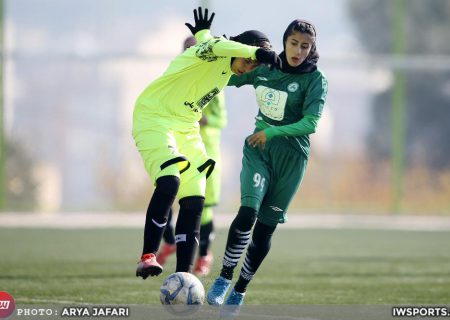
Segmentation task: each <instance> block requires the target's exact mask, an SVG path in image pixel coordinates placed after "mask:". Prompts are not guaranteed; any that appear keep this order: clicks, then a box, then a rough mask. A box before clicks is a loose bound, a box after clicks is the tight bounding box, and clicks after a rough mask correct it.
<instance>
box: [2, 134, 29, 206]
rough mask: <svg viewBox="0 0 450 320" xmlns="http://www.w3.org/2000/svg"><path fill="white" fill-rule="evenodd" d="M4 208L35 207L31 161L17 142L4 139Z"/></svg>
mask: <svg viewBox="0 0 450 320" xmlns="http://www.w3.org/2000/svg"><path fill="white" fill-rule="evenodd" d="M5 167H6V208H5V209H7V210H11V211H29V210H33V209H36V205H37V201H36V188H37V184H36V182H35V181H34V179H33V163H32V161H31V158H30V156H29V155H27V153H26V151H25V150H24V149H23V148H21V147H20V144H19V143H14V142H13V141H10V140H8V139H6V165H5Z"/></svg>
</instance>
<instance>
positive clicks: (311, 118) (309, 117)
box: [264, 72, 328, 139]
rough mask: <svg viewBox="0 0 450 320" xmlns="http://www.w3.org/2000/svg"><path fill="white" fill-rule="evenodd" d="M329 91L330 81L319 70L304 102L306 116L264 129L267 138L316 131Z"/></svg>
mask: <svg viewBox="0 0 450 320" xmlns="http://www.w3.org/2000/svg"><path fill="white" fill-rule="evenodd" d="M327 91H328V82H327V80H326V78H325V77H324V76H323V75H322V73H320V72H317V75H316V76H315V78H314V79H313V81H312V82H311V83H310V84H309V86H308V89H307V92H306V98H305V102H304V103H303V114H304V117H303V118H302V119H301V120H300V121H298V122H296V123H292V124H289V125H284V126H275V127H270V128H266V129H264V131H265V133H266V136H267V139H270V138H273V137H277V136H302V135H307V134H312V133H314V132H316V129H317V123H318V121H319V119H320V117H321V116H322V110H323V106H324V105H325V98H326V95H327Z"/></svg>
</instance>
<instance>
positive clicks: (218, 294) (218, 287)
mask: <svg viewBox="0 0 450 320" xmlns="http://www.w3.org/2000/svg"><path fill="white" fill-rule="evenodd" d="M230 285H231V280H228V279H225V278H224V277H221V276H219V277H218V278H217V279H216V280H214V283H213V284H212V286H211V288H209V290H208V294H207V296H206V300H207V301H208V304H210V305H212V306H221V305H222V304H223V301H224V300H225V295H226V294H227V291H228V289H229V288H230Z"/></svg>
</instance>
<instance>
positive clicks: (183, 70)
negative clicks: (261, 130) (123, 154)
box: [133, 8, 281, 279]
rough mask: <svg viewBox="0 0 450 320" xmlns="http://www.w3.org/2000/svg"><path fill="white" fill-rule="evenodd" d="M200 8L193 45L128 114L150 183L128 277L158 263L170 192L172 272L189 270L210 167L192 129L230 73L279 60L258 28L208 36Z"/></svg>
mask: <svg viewBox="0 0 450 320" xmlns="http://www.w3.org/2000/svg"><path fill="white" fill-rule="evenodd" d="M213 18H214V13H213V14H212V15H211V17H210V18H208V10H207V9H206V10H205V14H204V16H203V12H202V9H201V8H199V10H198V13H197V10H194V19H195V26H192V25H190V24H189V23H187V24H186V25H187V26H188V27H189V28H190V30H191V31H192V33H193V34H194V35H195V38H196V39H197V41H198V44H196V45H195V46H193V47H191V48H189V49H188V50H186V51H185V52H183V53H182V54H180V55H179V56H177V57H176V58H175V59H174V60H172V62H171V63H170V65H169V67H168V68H167V70H166V71H165V72H164V74H163V75H162V76H161V77H159V78H158V79H156V80H155V81H153V82H152V83H150V85H149V86H148V87H147V88H146V89H145V90H144V91H143V92H142V93H141V95H140V96H139V97H138V99H137V101H136V105H135V109H134V113H133V137H134V140H135V142H136V146H137V148H138V150H139V152H140V154H141V157H142V159H143V161H144V166H145V169H146V171H147V172H148V174H149V176H150V178H151V179H152V181H153V183H154V184H155V191H154V192H153V195H152V198H151V200H150V204H149V206H148V209H147V214H146V221H145V228H144V245H143V251H142V256H141V260H140V262H139V264H138V267H137V270H136V276H138V277H142V278H143V279H146V278H147V277H148V276H157V275H159V274H160V273H161V272H162V271H163V268H162V266H161V265H160V264H159V263H158V261H157V260H156V256H155V253H156V252H157V250H158V248H159V245H160V242H161V238H162V234H163V232H164V228H165V225H166V223H167V216H168V214H169V211H170V208H171V206H172V204H173V202H174V200H175V197H176V196H178V197H179V199H180V212H179V214H178V219H177V223H176V226H175V240H176V243H177V252H176V256H177V264H176V272H180V271H183V272H190V271H191V269H192V265H193V260H194V255H195V252H196V250H197V247H198V243H199V230H200V217H201V213H202V211H203V206H204V197H205V186H206V178H207V177H208V176H209V175H210V174H211V172H212V170H213V169H214V161H213V160H212V159H210V158H209V157H208V156H207V153H206V151H205V147H204V145H203V142H202V139H201V136H200V133H199V124H198V122H199V120H200V119H201V116H202V110H203V108H205V107H206V105H207V104H208V102H209V101H211V99H213V98H214V97H215V96H216V95H217V94H218V93H219V92H220V91H221V90H222V89H223V87H224V86H225V85H226V84H227V83H228V80H229V79H230V77H231V75H232V74H239V75H240V74H244V73H246V72H249V71H251V70H253V69H254V68H255V67H256V66H257V65H258V64H259V63H269V64H273V65H276V66H278V67H281V60H280V58H279V57H278V55H277V54H276V53H275V52H274V51H272V50H270V49H268V47H269V40H268V39H267V37H266V36H265V35H264V34H263V33H261V32H259V31H253V30H252V31H246V32H244V33H242V34H240V35H238V36H236V37H235V38H234V41H232V40H227V39H226V38H224V37H212V36H211V34H210V32H209V28H210V26H211V23H212V20H213Z"/></svg>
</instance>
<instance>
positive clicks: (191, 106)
mask: <svg viewBox="0 0 450 320" xmlns="http://www.w3.org/2000/svg"><path fill="white" fill-rule="evenodd" d="M184 105H185V106H187V107H189V108H191V109H192V110H194V111H195V109H194V102H189V101H185V102H184ZM197 112H198V111H197Z"/></svg>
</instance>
